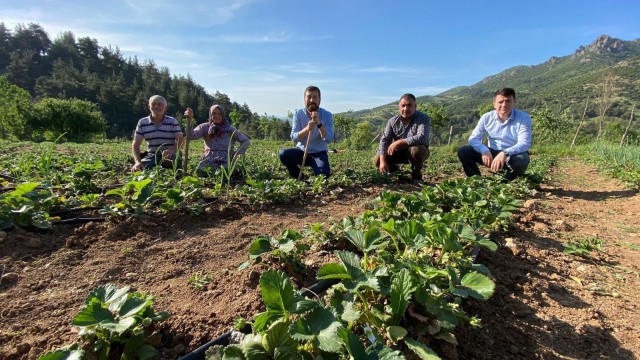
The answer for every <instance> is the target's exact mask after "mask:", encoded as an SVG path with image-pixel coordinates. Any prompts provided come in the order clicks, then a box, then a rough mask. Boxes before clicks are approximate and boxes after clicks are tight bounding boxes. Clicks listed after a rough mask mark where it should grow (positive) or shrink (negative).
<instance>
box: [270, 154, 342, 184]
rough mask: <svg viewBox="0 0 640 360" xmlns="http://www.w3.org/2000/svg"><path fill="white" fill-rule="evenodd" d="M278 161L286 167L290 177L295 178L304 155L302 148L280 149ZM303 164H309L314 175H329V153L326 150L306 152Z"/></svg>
mask: <svg viewBox="0 0 640 360" xmlns="http://www.w3.org/2000/svg"><path fill="white" fill-rule="evenodd" d="M279 156H280V162H282V164H283V165H284V166H285V167H286V168H287V170H288V171H289V175H290V176H291V177H292V178H295V179H297V178H298V175H299V174H300V165H301V164H302V158H303V157H304V150H302V149H298V148H289V149H282V150H280V154H279ZM304 165H305V166H310V167H311V169H313V174H314V175H321V174H322V175H324V176H325V177H329V175H331V168H330V167H329V155H328V154H327V152H326V151H321V152H316V153H311V152H308V153H307V160H306V161H305V164H304Z"/></svg>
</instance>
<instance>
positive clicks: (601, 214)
mask: <svg viewBox="0 0 640 360" xmlns="http://www.w3.org/2000/svg"><path fill="white" fill-rule="evenodd" d="M552 179H553V181H552V182H551V184H545V185H543V186H542V188H541V190H540V192H539V193H538V194H537V195H536V196H534V198H533V199H531V200H529V201H527V202H526V203H525V209H524V211H523V213H522V214H521V215H520V219H519V222H518V223H516V224H514V226H513V228H512V229H511V230H510V231H509V233H508V234H506V236H505V238H503V239H500V242H501V243H502V244H503V245H507V244H509V246H504V247H501V248H500V249H499V250H498V252H497V253H494V254H486V253H484V254H482V255H481V257H480V258H479V261H480V262H482V263H485V264H488V266H489V268H490V269H491V271H492V273H493V275H494V276H495V277H496V282H497V291H496V294H495V295H494V296H493V298H492V299H491V300H490V301H489V302H488V303H486V304H478V303H472V304H468V306H467V307H468V310H469V311H470V312H471V313H474V312H475V313H477V314H478V315H479V317H480V318H482V319H483V323H484V327H483V328H482V329H464V330H463V331H461V332H460V336H459V341H460V343H461V346H460V347H459V349H458V350H459V355H460V358H461V359H636V358H638V356H640V305H639V303H640V194H639V193H638V192H637V191H635V190H627V189H625V188H624V186H623V185H622V184H621V183H620V182H619V181H617V180H615V179H611V178H609V177H608V176H606V175H602V174H600V173H598V172H597V171H595V170H594V169H593V168H592V167H591V166H589V165H586V164H584V163H583V162H581V161H579V160H575V159H568V160H564V161H561V162H560V163H559V164H558V167H557V168H556V169H555V170H554V172H553V176H552ZM580 240H583V241H592V242H596V243H597V242H601V243H602V249H601V251H600V252H592V253H591V254H590V256H589V257H588V258H580V257H577V256H575V255H568V254H563V252H562V251H563V246H562V243H564V242H567V241H573V242H577V241H580ZM462 344H467V345H462Z"/></svg>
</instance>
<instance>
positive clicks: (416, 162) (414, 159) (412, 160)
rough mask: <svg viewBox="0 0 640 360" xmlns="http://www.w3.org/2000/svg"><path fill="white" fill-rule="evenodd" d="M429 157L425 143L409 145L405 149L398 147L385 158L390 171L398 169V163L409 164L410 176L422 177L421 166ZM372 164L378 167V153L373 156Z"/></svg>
mask: <svg viewBox="0 0 640 360" xmlns="http://www.w3.org/2000/svg"><path fill="white" fill-rule="evenodd" d="M428 158H429V148H428V147H427V146H426V145H414V146H409V147H408V148H406V149H399V150H396V151H394V152H393V155H387V156H386V160H387V164H388V165H389V171H390V172H396V171H398V164H411V177H412V178H414V179H422V167H423V166H424V162H425V161H427V159H428ZM373 165H374V166H375V167H376V169H377V168H380V155H379V154H376V156H374V157H373Z"/></svg>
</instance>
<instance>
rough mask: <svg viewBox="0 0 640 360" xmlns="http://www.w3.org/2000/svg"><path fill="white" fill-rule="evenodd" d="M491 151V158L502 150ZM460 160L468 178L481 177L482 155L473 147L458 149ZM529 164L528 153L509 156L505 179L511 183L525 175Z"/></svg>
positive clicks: (466, 146)
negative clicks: (479, 166) (479, 165)
mask: <svg viewBox="0 0 640 360" xmlns="http://www.w3.org/2000/svg"><path fill="white" fill-rule="evenodd" d="M489 151H491V156H493V157H495V156H496V155H498V154H499V153H500V150H494V149H489ZM458 159H460V163H462V168H463V169H464V173H465V174H466V175H467V176H474V175H480V169H479V168H478V164H482V154H480V153H479V152H477V151H476V150H475V149H474V148H473V146H471V145H465V146H463V147H461V148H460V149H458ZM529 162H530V159H529V152H528V151H525V152H523V153H519V154H513V155H509V156H507V161H506V164H505V170H506V172H505V174H504V178H505V179H506V180H509V181H511V180H513V179H515V178H516V177H518V176H522V175H524V173H525V171H527V168H528V167H529Z"/></svg>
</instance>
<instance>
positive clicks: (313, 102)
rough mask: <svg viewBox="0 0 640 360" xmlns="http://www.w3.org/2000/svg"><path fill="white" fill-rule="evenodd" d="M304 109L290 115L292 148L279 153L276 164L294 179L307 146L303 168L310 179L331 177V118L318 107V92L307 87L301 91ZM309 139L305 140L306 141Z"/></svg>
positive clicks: (313, 87)
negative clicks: (318, 176)
mask: <svg viewBox="0 0 640 360" xmlns="http://www.w3.org/2000/svg"><path fill="white" fill-rule="evenodd" d="M304 107H305V108H304V109H298V110H296V111H295V112H294V113H293V123H292V124H291V140H293V141H294V142H295V143H296V147H295V148H289V149H282V150H280V154H279V155H280V161H281V162H282V164H284V166H286V168H287V170H288V171H289V175H291V177H293V178H296V179H297V178H298V175H299V174H300V166H301V165H302V160H303V158H304V149H305V146H307V144H308V146H309V147H308V148H307V158H306V161H305V164H304V165H305V166H310V167H311V169H313V173H314V175H320V174H322V175H324V176H325V177H329V175H331V168H330V167H329V155H328V154H327V151H328V150H329V145H328V144H329V143H330V142H331V141H333V115H331V113H330V112H328V111H327V110H325V109H323V108H321V107H320V89H319V88H318V87H316V86H308V87H307V88H306V89H305V90H304ZM309 136H310V137H311V138H310V139H307V137H309ZM307 140H308V141H307Z"/></svg>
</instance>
